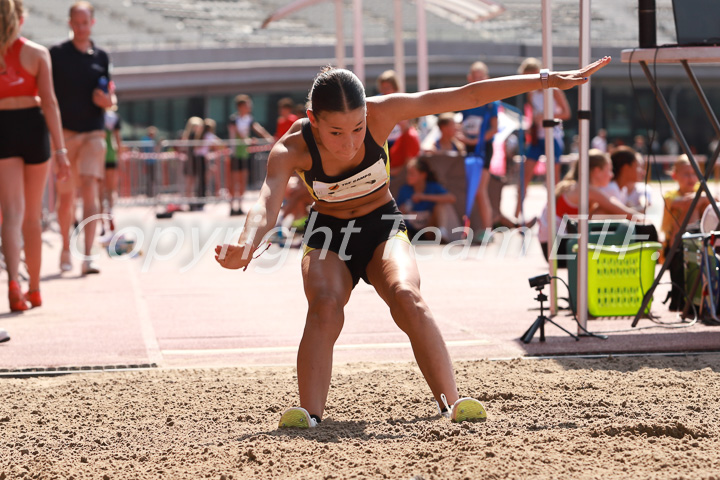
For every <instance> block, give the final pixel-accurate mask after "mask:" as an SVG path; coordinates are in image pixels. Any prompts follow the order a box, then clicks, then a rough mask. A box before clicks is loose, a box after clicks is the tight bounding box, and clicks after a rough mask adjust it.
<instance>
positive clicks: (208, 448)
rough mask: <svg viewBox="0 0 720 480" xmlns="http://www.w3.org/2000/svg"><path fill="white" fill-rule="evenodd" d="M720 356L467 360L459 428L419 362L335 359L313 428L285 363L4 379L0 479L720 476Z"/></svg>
mask: <svg viewBox="0 0 720 480" xmlns="http://www.w3.org/2000/svg"><path fill="white" fill-rule="evenodd" d="M719 360H720V357H718V356H695V357H656V358H647V357H644V358H616V359H613V358H611V359H602V360H571V359H567V360H512V361H501V362H490V361H478V362H460V363H457V364H456V369H457V372H458V381H459V384H460V388H461V393H463V394H465V395H470V396H474V397H476V398H479V399H481V400H482V401H483V402H484V403H485V405H486V407H487V409H488V413H489V419H488V421H487V422H486V423H482V424H459V425H458V424H452V423H450V422H448V421H447V420H444V419H441V418H438V417H437V416H436V414H435V411H434V404H433V403H432V402H431V399H430V394H429V392H428V389H427V387H426V385H425V383H424V381H423V379H422V377H421V376H420V374H419V373H418V371H417V369H416V368H415V367H414V365H410V364H354V365H345V366H337V367H336V369H335V373H334V377H333V384H332V387H331V390H330V398H329V404H328V409H327V412H326V414H325V419H324V421H323V423H322V424H321V426H320V427H319V428H317V429H314V430H311V431H307V430H306V431H298V430H294V431H287V430H278V429H277V428H276V425H277V421H278V419H279V416H280V412H281V411H282V410H283V409H284V408H285V407H288V406H293V405H294V404H295V403H296V401H297V393H296V385H295V378H294V375H293V369H292V368H287V367H263V368H238V369H222V370H164V371H163V370H158V371H145V372H132V373H97V374H95V373H92V374H76V375H72V376H61V377H54V378H29V379H1V380H0V480H5V479H19V478H25V479H28V478H33V479H41V478H42V479H52V478H57V479H71V478H72V479H119V478H125V479H158V478H163V479H165V478H166V479H196V478H213V479H218V480H219V479H226V480H227V479H239V478H258V479H290V478H308V479H315V478H317V479H329V478H334V479H346V478H392V479H412V478H414V479H416V480H417V479H426V480H430V479H466V478H470V479H488V478H492V479H494V478H523V479H525V478H603V479H612V478H619V479H623V480H626V479H628V478H633V479H635V478H678V479H679V478H705V479H711V478H715V479H720V421H719V420H718V419H719V418H720V400H719V396H720V371H719V369H720V361H719Z"/></svg>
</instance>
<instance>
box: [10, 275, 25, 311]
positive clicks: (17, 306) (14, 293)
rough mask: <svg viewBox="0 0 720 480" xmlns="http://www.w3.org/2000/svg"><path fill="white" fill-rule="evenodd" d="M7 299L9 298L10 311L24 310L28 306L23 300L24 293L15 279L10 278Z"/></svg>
mask: <svg viewBox="0 0 720 480" xmlns="http://www.w3.org/2000/svg"><path fill="white" fill-rule="evenodd" d="M8 300H10V311H11V312H24V311H25V310H27V309H29V308H30V307H29V306H28V304H27V303H26V302H25V295H23V294H22V290H20V284H19V283H18V282H17V281H16V280H10V283H8Z"/></svg>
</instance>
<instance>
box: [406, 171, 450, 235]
mask: <svg viewBox="0 0 720 480" xmlns="http://www.w3.org/2000/svg"><path fill="white" fill-rule="evenodd" d="M397 203H398V207H399V208H400V211H401V212H402V213H403V215H405V225H406V226H407V228H408V236H409V237H410V238H411V239H412V238H413V237H414V236H415V235H416V234H417V233H418V232H419V231H420V230H422V229H424V228H427V227H439V229H440V235H437V234H436V238H437V237H438V236H441V237H443V238H444V239H447V238H448V236H449V234H450V231H451V229H452V227H453V226H458V225H459V224H460V221H459V220H457V214H455V213H454V210H453V208H452V204H453V203H455V195H453V194H452V193H449V192H448V191H447V190H446V189H445V187H443V186H442V185H440V183H438V181H437V178H436V177H435V173H434V172H433V171H432V170H431V169H430V166H429V165H428V162H427V161H426V160H424V159H422V158H416V159H413V160H410V161H409V162H408V164H407V172H406V184H405V185H403V186H402V188H401V189H400V193H399V195H398V198H397ZM445 207H449V208H445ZM451 212H452V214H454V217H455V220H456V221H455V222H453V216H452V214H451ZM451 223H455V225H450V224H451Z"/></svg>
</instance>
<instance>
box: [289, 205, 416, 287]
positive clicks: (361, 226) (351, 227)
mask: <svg viewBox="0 0 720 480" xmlns="http://www.w3.org/2000/svg"><path fill="white" fill-rule="evenodd" d="M383 217H384V218H383ZM351 222H352V224H351ZM343 229H344V230H343ZM406 232H407V228H406V227H405V222H404V221H403V217H402V213H400V210H398V207H397V204H396V203H395V200H391V201H390V202H388V203H386V204H385V205H383V206H382V207H379V208H377V209H375V210H373V211H372V212H370V213H368V214H367V215H364V216H362V217H357V218H351V219H342V218H336V217H333V216H330V215H325V214H322V213H318V212H316V211H315V210H311V211H310V215H309V216H308V220H307V222H306V223H305V234H304V237H303V244H304V255H307V254H308V253H309V252H311V251H312V250H322V249H325V248H327V250H329V251H331V252H334V253H336V254H337V255H338V256H339V257H340V259H341V260H343V261H344V262H345V265H346V266H347V267H348V270H350V275H352V281H353V287H355V285H357V284H358V282H359V281H360V279H361V278H362V279H363V280H365V283H368V284H369V283H370V280H368V278H367V273H366V271H365V269H366V268H367V265H368V263H370V260H372V257H373V255H374V254H375V250H376V249H377V247H378V246H380V245H382V244H383V243H384V242H386V241H387V240H390V239H391V238H393V237H395V236H398V237H400V238H403V239H404V240H406V241H407V242H408V243H410V240H408V238H407V233H406ZM326 245H327V246H326Z"/></svg>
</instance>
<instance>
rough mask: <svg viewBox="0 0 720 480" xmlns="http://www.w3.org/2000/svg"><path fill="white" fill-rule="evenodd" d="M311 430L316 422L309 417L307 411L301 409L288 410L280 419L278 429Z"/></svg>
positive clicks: (315, 425)
mask: <svg viewBox="0 0 720 480" xmlns="http://www.w3.org/2000/svg"><path fill="white" fill-rule="evenodd" d="M293 427H294V428H313V427H317V421H316V420H315V419H314V418H312V417H311V416H310V414H309V413H308V411H307V410H305V409H304V408H301V407H293V408H288V409H287V410H285V411H284V412H283V414H282V417H280V422H279V423H278V428H293Z"/></svg>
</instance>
